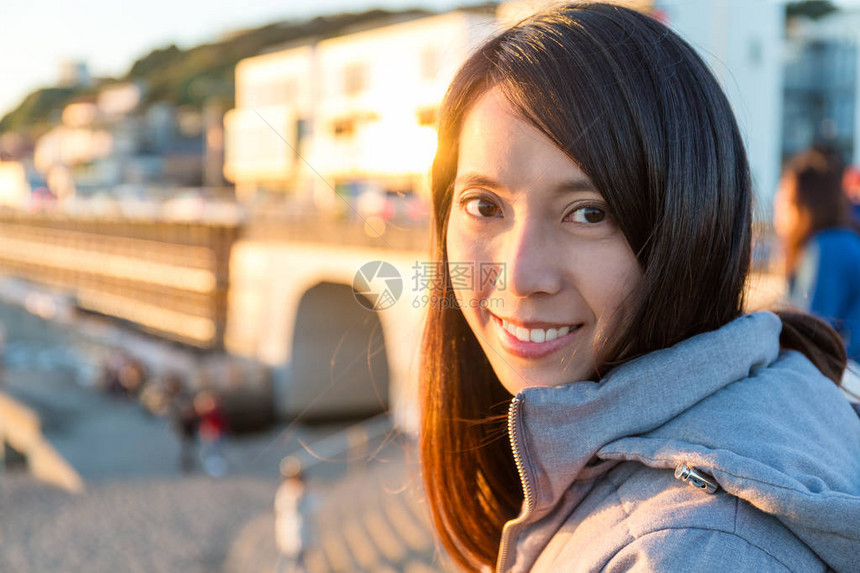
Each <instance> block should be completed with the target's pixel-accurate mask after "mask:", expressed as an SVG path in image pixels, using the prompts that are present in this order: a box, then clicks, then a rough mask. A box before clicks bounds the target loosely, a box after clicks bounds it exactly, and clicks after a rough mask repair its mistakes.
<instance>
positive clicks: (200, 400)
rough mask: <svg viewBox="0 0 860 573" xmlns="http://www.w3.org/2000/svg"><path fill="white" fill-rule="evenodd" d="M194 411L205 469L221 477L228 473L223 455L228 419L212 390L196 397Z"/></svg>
mask: <svg viewBox="0 0 860 573" xmlns="http://www.w3.org/2000/svg"><path fill="white" fill-rule="evenodd" d="M194 410H195V412H196V414H197V419H198V420H199V422H198V426H197V434H198V436H199V438H200V461H201V462H202V464H203V469H204V470H205V471H206V473H208V474H209V475H210V476H212V477H221V476H223V475H224V474H226V473H227V461H226V460H225V459H224V453H223V448H224V437H225V435H226V433H227V419H226V418H225V417H224V411H223V409H222V408H221V403H220V400H219V398H218V396H217V395H216V394H215V392H213V391H212V390H209V389H205V390H201V391H199V392H198V393H197V395H196V396H195V397H194Z"/></svg>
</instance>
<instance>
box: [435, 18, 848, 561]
mask: <svg viewBox="0 0 860 573" xmlns="http://www.w3.org/2000/svg"><path fill="white" fill-rule="evenodd" d="M431 173H432V181H431V188H432V198H433V231H434V235H433V236H434V244H433V245H434V253H435V256H434V259H435V260H436V261H439V262H440V263H441V264H440V265H439V268H440V271H441V276H440V277H439V279H440V280H435V281H433V284H432V285H431V288H432V289H433V295H434V298H435V299H436V300H438V301H439V303H436V304H434V305H433V306H431V307H430V308H429V309H428V311H427V324H426V329H425V333H424V346H423V353H422V356H423V368H422V388H421V395H422V420H421V431H420V434H419V440H420V451H421V462H422V476H423V478H424V483H425V489H426V495H427V501H428V506H429V507H430V509H431V513H432V516H433V522H434V525H435V527H436V530H437V532H438V533H439V537H440V540H441V541H442V544H443V545H444V546H445V548H446V549H447V550H448V552H449V554H450V555H451V557H452V558H454V559H455V560H456V561H457V562H458V563H459V564H460V565H461V566H462V567H464V568H466V569H467V570H490V569H493V568H494V569H495V570H496V571H501V572H508V571H515V572H524V571H534V572H553V573H555V572H557V571H564V572H574V573H575V572H585V571H604V572H608V573H613V572H620V571H633V572H646V571H659V572H670V573H672V572H682V571H756V572H777V571H786V570H788V569H791V570H794V571H817V572H822V573H823V572H824V571H825V570H827V569H828V568H829V569H833V570H836V571H856V569H857V557H856V556H857V555H858V554H860V417H858V415H857V413H856V412H855V411H854V410H853V409H852V407H851V405H850V404H849V402H848V400H846V398H845V396H843V394H842V392H841V391H840V389H839V387H838V385H839V382H840V380H841V377H842V373H843V370H844V368H845V363H846V357H845V349H844V346H843V343H842V340H841V339H840V338H839V335H838V334H837V333H836V332H835V331H834V330H833V329H832V328H831V327H830V326H829V325H828V324H826V323H825V322H823V321H822V320H820V319H818V318H816V317H814V316H811V315H809V314H804V313H799V312H776V313H774V312H758V313H753V314H744V310H743V309H744V293H745V288H744V287H745V283H746V280H747V277H748V273H749V269H750V253H751V241H752V197H753V193H752V183H751V178H750V172H749V164H748V161H747V156H746V151H745V148H744V142H743V138H742V136H741V133H740V130H739V128H738V125H737V123H736V121H735V118H734V114H733V112H732V109H731V106H730V104H729V102H728V99H727V98H726V96H725V94H724V93H723V91H722V89H721V87H720V85H719V83H718V81H717V80H716V78H715V77H714V75H713V73H712V72H711V71H710V70H709V69H708V67H707V65H706V64H705V63H704V62H703V60H702V59H701V57H700V56H699V55H698V54H697V53H696V52H695V50H694V49H693V48H692V47H690V45H689V44H687V43H686V42H685V41H684V40H683V39H681V38H680V37H679V36H677V35H676V34H675V33H674V32H672V31H671V30H670V29H668V28H667V27H665V26H664V25H662V24H661V23H659V22H658V21H656V20H654V19H652V18H649V17H648V16H646V15H643V14H641V13H638V12H636V11H633V10H630V9H627V8H624V7H623V6H620V5H617V4H609V3H599V2H595V3H591V2H581V3H580V2H576V3H571V4H568V5H562V6H558V7H554V8H553V9H551V10H548V11H546V12H542V13H540V14H538V15H535V16H533V17H530V18H528V19H525V20H523V21H521V22H520V23H518V24H516V25H514V26H512V27H511V28H509V29H507V30H505V31H503V32H501V33H500V34H498V35H497V36H495V37H493V38H491V39H490V40H488V41H487V42H485V43H484V44H483V45H481V46H479V47H478V48H477V49H476V50H475V52H474V53H473V55H472V56H471V57H470V58H469V59H467V60H466V62H465V63H464V64H463V65H462V66H461V68H460V69H459V71H458V72H457V73H456V75H455V76H454V79H453V81H452V83H451V86H450V87H449V89H448V92H447V93H446V95H445V98H444V100H443V102H442V105H441V107H440V112H439V123H438V145H437V152H436V156H435V158H434V161H433V167H432V172H431ZM464 262H469V263H472V262H474V263H475V264H476V266H477V265H479V264H482V263H483V264H493V265H505V269H506V274H505V280H503V281H501V280H497V279H494V280H488V281H473V282H472V283H470V284H466V285H462V284H461V285H458V286H455V284H456V283H454V282H453V281H452V275H453V273H454V272H455V271H456V270H457V268H458V265H462V264H464ZM691 486H692V487H691Z"/></svg>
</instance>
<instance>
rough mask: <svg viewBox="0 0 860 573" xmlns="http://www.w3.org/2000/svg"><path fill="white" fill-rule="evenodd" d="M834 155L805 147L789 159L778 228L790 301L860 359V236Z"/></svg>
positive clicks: (779, 201) (777, 216)
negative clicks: (820, 321) (821, 321)
mask: <svg viewBox="0 0 860 573" xmlns="http://www.w3.org/2000/svg"><path fill="white" fill-rule="evenodd" d="M843 171H844V170H843V168H842V163H841V161H840V160H839V159H838V158H836V157H835V156H833V155H831V154H828V153H825V152H823V151H820V150H816V149H811V150H809V151H805V152H803V153H801V154H799V155H797V156H795V157H794V158H792V160H791V161H789V163H788V165H786V168H785V170H784V172H783V175H782V178H781V180H780V185H779V189H778V190H777V193H776V197H775V198H774V228H775V229H776V232H777V234H778V235H779V237H780V239H782V241H783V243H784V245H785V252H786V274H787V276H788V282H789V299H790V301H791V303H792V304H793V305H794V306H795V307H797V308H799V309H801V310H804V311H808V312H812V313H814V314H816V315H817V316H820V317H822V318H824V319H825V320H827V321H828V322H829V323H830V324H831V325H832V326H833V327H834V328H835V329H836V330H837V331H838V332H839V334H841V335H842V338H843V339H844V340H845V343H846V346H847V352H848V357H849V358H851V359H853V360H855V361H856V360H860V236H858V235H857V233H856V231H855V229H853V228H852V227H851V225H852V222H851V211H850V207H849V204H848V199H847V197H846V196H845V194H844V193H843V191H842V175H843Z"/></svg>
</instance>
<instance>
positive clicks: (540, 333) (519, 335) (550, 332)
mask: <svg viewBox="0 0 860 573" xmlns="http://www.w3.org/2000/svg"><path fill="white" fill-rule="evenodd" d="M493 319H494V320H496V321H497V323H498V324H500V325H501V327H502V328H503V329H504V330H506V331H507V332H508V333H509V334H510V335H511V336H513V337H514V338H516V339H517V340H519V341H520V342H533V343H536V344H541V343H545V342H552V341H553V340H556V339H558V338H562V337H564V336H567V335H568V334H569V333H570V332H571V331H573V330H576V329H577V328H579V327H580V326H582V325H580V324H570V325H566V326H559V327H552V328H525V327H523V326H518V325H516V324H513V323H511V322H508V321H507V320H505V319H503V318H499V317H498V316H495V315H493Z"/></svg>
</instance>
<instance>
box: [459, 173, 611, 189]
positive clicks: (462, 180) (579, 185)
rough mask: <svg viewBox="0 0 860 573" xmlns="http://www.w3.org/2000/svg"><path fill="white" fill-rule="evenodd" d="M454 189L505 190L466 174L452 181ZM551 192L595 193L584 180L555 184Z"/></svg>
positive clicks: (487, 178) (496, 184) (479, 177)
mask: <svg viewBox="0 0 860 573" xmlns="http://www.w3.org/2000/svg"><path fill="white" fill-rule="evenodd" d="M454 187H455V188H457V187H490V188H493V189H505V187H504V186H503V185H501V184H500V183H499V182H498V181H496V180H495V179H493V178H492V177H487V176H486V175H480V174H477V173H467V174H465V175H461V176H459V177H457V178H456V179H455V180H454ZM553 190H554V191H555V192H556V193H557V194H562V193H569V192H571V191H597V189H596V188H595V187H594V184H593V183H592V182H591V181H589V180H588V179H585V178H577V179H570V180H568V181H561V182H559V183H557V184H556V185H555V186H554V188H553Z"/></svg>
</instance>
